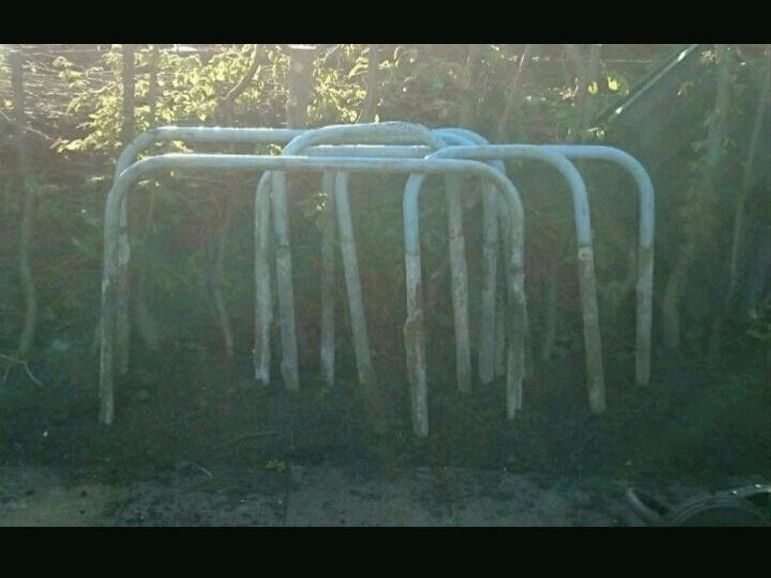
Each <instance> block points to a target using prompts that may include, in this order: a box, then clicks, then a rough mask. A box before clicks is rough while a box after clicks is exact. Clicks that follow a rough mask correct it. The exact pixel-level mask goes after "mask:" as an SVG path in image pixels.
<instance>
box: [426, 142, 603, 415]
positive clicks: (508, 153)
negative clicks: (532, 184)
mask: <svg viewBox="0 0 771 578" xmlns="http://www.w3.org/2000/svg"><path fill="white" fill-rule="evenodd" d="M427 158H473V159H476V160H489V159H492V158H498V159H504V158H511V159H514V158H519V159H531V160H537V161H540V162H545V163H547V164H549V165H551V166H552V167H554V168H555V169H557V170H558V171H559V172H560V173H561V174H562V175H563V176H564V177H565V179H566V180H567V182H568V185H569V186H570V190H571V194H572V197H573V208H574V213H575V214H574V219H575V226H576V236H577V239H578V264H579V289H580V294H581V308H582V314H583V322H584V343H585V348H586V368H587V375H588V384H587V386H588V393H589V407H590V408H591V410H592V411H593V412H595V413H600V412H602V411H604V410H605V378H604V371H603V364H602V345H601V339H600V324H599V315H598V311H597V288H596V280H595V275H594V250H593V248H592V237H591V222H590V214H589V202H588V199H587V193H586V186H585V184H584V181H583V179H582V178H581V175H580V173H579V172H578V170H577V169H576V168H575V166H573V164H572V163H571V162H570V161H569V160H567V159H566V158H565V157H564V156H562V155H560V154H559V153H556V152H554V151H549V150H547V149H544V148H542V147H540V146H537V145H478V146H474V147H460V146H459V147H447V148H445V149H442V150H441V151H437V152H436V153H433V154H431V155H429V157H427Z"/></svg>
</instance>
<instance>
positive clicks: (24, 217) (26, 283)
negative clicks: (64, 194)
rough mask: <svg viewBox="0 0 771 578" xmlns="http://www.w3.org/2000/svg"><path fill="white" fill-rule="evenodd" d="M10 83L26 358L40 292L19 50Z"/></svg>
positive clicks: (23, 352) (13, 57)
mask: <svg viewBox="0 0 771 578" xmlns="http://www.w3.org/2000/svg"><path fill="white" fill-rule="evenodd" d="M10 61H11V84H12V85H13V98H14V108H15V109H16V123H15V124H16V126H15V132H16V134H15V139H16V154H17V163H18V164H17V167H18V174H19V179H18V180H19V187H20V191H21V192H20V195H21V232H20V239H19V270H20V275H21V286H22V291H23V293H24V302H25V314H24V329H23V330H22V333H21V337H20V338H19V357H21V358H24V357H26V356H27V354H28V353H29V351H30V349H31V348H32V344H33V342H34V339H35V328H36V326H37V295H36V291H35V281H34V279H33V278H32V267H31V265H30V245H31V243H32V236H33V219H34V215H33V213H34V209H35V191H34V190H33V189H32V188H31V187H30V186H29V184H28V183H27V180H28V178H29V176H30V175H29V170H30V169H29V152H28V150H27V141H26V138H25V136H26V135H25V131H26V129H25V125H26V121H25V115H24V97H25V94H24V62H23V59H22V56H21V54H20V53H19V52H12V53H11V58H10Z"/></svg>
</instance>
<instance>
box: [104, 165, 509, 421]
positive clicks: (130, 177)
mask: <svg viewBox="0 0 771 578" xmlns="http://www.w3.org/2000/svg"><path fill="white" fill-rule="evenodd" d="M160 169H178V170H184V169H190V170H218V169H228V170H243V171H254V170H273V171H275V170H279V171H289V170H291V171H303V170H306V171H307V170H311V171H334V170H338V171H347V172H373V171H374V172H396V173H428V174H433V173H450V174H472V175H477V176H485V177H487V178H490V179H492V180H494V181H495V182H496V183H497V184H499V185H500V186H501V187H502V188H506V187H507V185H509V184H510V183H509V182H508V180H507V179H506V178H505V177H503V176H502V175H501V174H500V173H499V172H497V171H495V170H494V169H491V168H490V167H489V166H487V165H485V164H483V163H479V162H476V161H465V160H412V159H377V160H373V159H360V158H348V159H346V158H341V159H324V158H311V157H292V156H271V157H265V156H256V155H224V154H223V155H199V154H167V155H160V156H157V157H152V158H148V159H144V160H141V161H138V162H136V163H134V164H133V165H132V166H131V167H130V168H128V169H127V170H125V171H124V172H123V173H121V175H120V176H119V177H118V179H117V180H116V181H115V183H113V187H112V188H111V189H110V192H109V193H108V195H107V203H106V207H105V226H104V271H103V279H102V315H101V328H102V331H101V354H100V376H99V397H100V410H99V419H100V421H101V422H102V423H105V424H111V423H112V422H113V419H114V370H115V367H114V363H115V345H116V344H115V339H116V330H117V327H116V318H117V310H116V304H117V286H118V274H119V259H118V249H119V231H120V205H121V202H122V199H123V197H124V196H125V195H126V193H127V191H128V189H129V187H130V186H131V185H132V184H133V183H134V182H136V180H137V179H139V178H141V177H142V176H144V175H147V174H149V173H150V172H152V171H155V170H160Z"/></svg>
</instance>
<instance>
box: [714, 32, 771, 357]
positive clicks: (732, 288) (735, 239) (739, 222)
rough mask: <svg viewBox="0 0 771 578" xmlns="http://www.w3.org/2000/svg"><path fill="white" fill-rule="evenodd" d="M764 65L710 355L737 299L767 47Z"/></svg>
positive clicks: (769, 70) (766, 80)
mask: <svg viewBox="0 0 771 578" xmlns="http://www.w3.org/2000/svg"><path fill="white" fill-rule="evenodd" d="M764 57H765V60H764V64H765V66H763V72H762V75H761V81H760V86H761V88H760V97H759V98H758V104H757V106H756V108H755V115H754V116H753V123H752V132H751V134H750V141H749V146H748V148H747V160H746V161H745V165H744V172H743V176H742V184H741V188H740V189H739V194H738V196H737V198H736V205H735V208H734V225H733V236H732V241H731V257H730V261H729V265H728V277H729V283H728V290H727V291H726V295H725V299H724V301H723V310H722V314H721V315H720V316H719V317H718V318H717V319H716V320H715V324H714V327H713V332H712V340H711V347H710V349H711V350H712V351H711V352H712V353H713V354H716V353H717V352H718V350H719V349H720V326H721V324H722V321H723V319H725V318H726V317H727V316H728V315H729V313H730V311H731V309H732V307H733V306H734V300H735V297H736V288H737V286H738V284H739V250H740V248H741V243H742V236H743V232H744V212H745V211H744V207H745V205H746V203H747V198H748V197H749V194H750V190H751V188H752V182H753V181H752V179H753V176H754V172H755V161H756V160H757V156H758V155H757V153H758V146H759V144H760V136H761V132H760V131H761V127H762V126H763V118H764V116H765V115H766V114H767V112H768V96H769V92H770V89H771V65H769V63H770V62H771V46H770V45H766V49H765V51H764Z"/></svg>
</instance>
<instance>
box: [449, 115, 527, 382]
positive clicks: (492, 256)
mask: <svg viewBox="0 0 771 578" xmlns="http://www.w3.org/2000/svg"><path fill="white" fill-rule="evenodd" d="M436 132H438V133H439V134H441V135H443V136H446V137H447V138H448V139H450V138H452V136H455V137H462V138H463V139H464V141H465V142H453V143H451V144H460V145H462V144H469V145H488V144H490V142H489V141H488V140H487V139H486V138H484V137H483V136H482V135H480V134H478V133H476V132H474V131H472V130H469V129H467V128H460V127H447V128H442V129H438V130H437V131H436ZM490 164H491V165H492V166H494V167H496V168H497V169H499V170H500V171H501V172H502V173H503V174H506V164H505V163H504V162H503V161H501V160H493V161H491V163H490ZM489 188H490V187H489V185H488V189H489ZM492 193H493V196H492V198H491V196H490V191H489V190H488V191H487V192H486V193H485V195H484V197H483V204H482V215H483V217H482V220H483V223H485V225H484V233H483V235H484V238H483V247H484V249H483V254H482V258H483V261H482V277H483V287H482V289H483V291H482V304H481V317H482V321H481V323H480V331H479V333H480V345H479V349H480V352H479V375H480V379H481V381H482V383H485V382H486V381H487V380H489V379H491V378H490V377H489V376H490V375H491V374H490V364H491V362H490V360H491V359H494V369H495V373H494V375H495V377H502V376H503V375H504V374H505V373H506V323H505V319H506V316H505V311H504V307H505V296H504V286H503V284H502V283H498V282H497V260H496V257H497V251H498V247H497V245H498V240H499V239H504V240H505V239H507V238H508V231H509V230H510V229H509V228H510V227H511V223H509V222H508V216H509V213H508V211H507V209H506V204H505V201H504V200H503V199H502V198H500V197H498V198H497V199H495V195H494V191H492ZM496 200H497V203H498V206H497V210H494V209H493V207H494V205H493V202H494V201H496ZM493 212H495V213H497V215H498V218H497V219H495V218H494V216H493ZM499 222H500V223H499ZM499 229H500V231H502V233H500V232H499ZM503 254H504V255H506V254H507V251H506V248H505V247H503ZM505 262H506V261H505V260H504V263H505ZM490 287H492V290H491V289H490ZM496 311H498V312H499V313H500V314H498V315H496ZM491 320H492V321H491ZM527 325H528V324H527V319H526V320H525V329H526V330H527ZM491 327H493V329H491ZM493 348H494V353H491V351H492V349H493Z"/></svg>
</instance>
